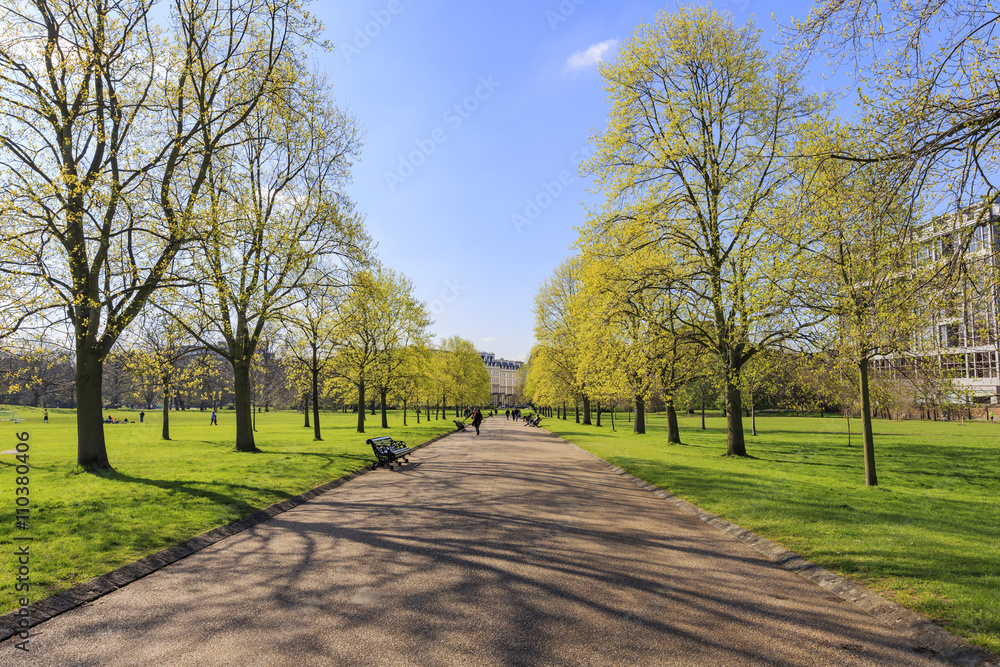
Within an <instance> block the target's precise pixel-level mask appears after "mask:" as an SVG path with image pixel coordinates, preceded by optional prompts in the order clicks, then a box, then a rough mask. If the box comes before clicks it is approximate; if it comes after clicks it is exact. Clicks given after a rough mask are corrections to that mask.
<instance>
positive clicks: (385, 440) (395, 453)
mask: <svg viewBox="0 0 1000 667" xmlns="http://www.w3.org/2000/svg"><path fill="white" fill-rule="evenodd" d="M366 442H367V443H368V444H369V445H371V446H372V451H373V452H375V458H376V459H377V460H376V461H375V465H373V466H372V470H374V469H375V468H377V467H379V466H386V467H387V468H389V470H392V464H393V463H397V464H399V466H400V467H402V466H403V464H404V463H407V462H408V461H407V460H406V455H407V454H409V453H410V451H411V450H410V448H409V447H407V446H406V443H405V442H403V441H402V440H393V439H392V438H391V437H390V436H388V435H383V436H381V437H378V438H369V439H368V440H367V441H366Z"/></svg>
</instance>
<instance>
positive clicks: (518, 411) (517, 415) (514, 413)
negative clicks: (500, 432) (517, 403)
mask: <svg viewBox="0 0 1000 667" xmlns="http://www.w3.org/2000/svg"><path fill="white" fill-rule="evenodd" d="M504 414H505V415H507V419H510V418H512V417H513V419H514V421H517V420H518V419H520V418H521V408H514V409H513V410H507V412H505V413H504Z"/></svg>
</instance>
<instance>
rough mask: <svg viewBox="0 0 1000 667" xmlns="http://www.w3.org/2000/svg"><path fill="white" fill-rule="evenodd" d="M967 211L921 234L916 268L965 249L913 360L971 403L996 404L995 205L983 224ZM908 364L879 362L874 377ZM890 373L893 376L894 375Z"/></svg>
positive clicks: (998, 240) (999, 294) (998, 279)
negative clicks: (952, 285) (937, 372)
mask: <svg viewBox="0 0 1000 667" xmlns="http://www.w3.org/2000/svg"><path fill="white" fill-rule="evenodd" d="M975 213H976V211H975V210H973V209H967V210H964V211H962V212H960V213H952V214H950V215H945V216H942V217H940V218H937V219H935V220H933V221H932V222H931V223H930V224H928V225H927V226H925V227H924V228H923V229H922V230H921V231H922V234H921V235H920V239H919V240H918V242H917V243H918V244H919V248H918V252H917V262H944V261H948V260H949V259H951V257H952V256H953V255H954V254H955V253H956V252H957V251H958V250H959V249H960V246H961V244H963V243H966V242H967V243H968V245H967V246H966V248H965V255H964V264H965V271H964V272H963V276H962V280H961V281H960V284H959V285H958V286H957V288H956V289H955V292H954V293H953V295H951V297H950V298H948V299H946V305H945V306H944V308H943V309H942V310H941V311H940V312H939V313H937V317H936V318H935V319H934V321H933V322H931V323H929V324H930V326H928V327H927V329H926V330H925V331H924V333H923V335H922V336H920V338H921V340H919V341H916V345H915V348H916V349H915V350H914V351H913V352H911V354H914V353H915V356H916V357H917V358H922V359H925V360H928V361H931V360H933V362H934V363H935V364H936V365H937V366H938V367H939V368H940V369H941V371H942V372H943V373H945V374H947V376H949V377H951V378H952V379H953V381H954V382H955V388H956V389H958V390H960V391H964V392H968V393H969V394H971V396H972V397H973V400H974V401H976V402H990V403H996V402H997V401H998V399H1000V205H996V204H994V205H993V206H992V207H991V209H990V212H989V214H988V215H986V216H985V219H983V220H977V216H976V215H975ZM912 363H913V358H912V357H911V359H910V360H904V359H901V358H892V357H888V358H886V357H883V358H878V359H876V360H875V362H874V364H873V366H874V367H875V369H876V370H877V371H881V372H889V373H891V374H893V375H896V374H897V373H898V372H899V371H905V370H906V369H905V368H904V367H905V366H906V365H908V364H912ZM894 371H895V372H894Z"/></svg>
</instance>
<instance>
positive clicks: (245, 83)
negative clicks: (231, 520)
mask: <svg viewBox="0 0 1000 667" xmlns="http://www.w3.org/2000/svg"><path fill="white" fill-rule="evenodd" d="M152 8H153V3H152V2H145V1H140V2H128V3H106V2H98V1H96V0H69V1H68V2H64V3H54V2H50V1H49V0H39V1H38V2H32V3H29V4H28V5H24V4H22V3H15V2H3V3H2V4H0V24H2V25H3V26H4V31H5V39H4V43H3V45H2V46H0V117H2V118H3V122H2V125H0V193H2V194H0V212H2V215H3V219H4V221H5V225H4V230H3V232H0V235H2V238H0V245H11V246H12V247H13V248H14V249H15V254H16V256H17V257H18V261H17V263H15V264H8V265H6V266H5V267H4V270H5V271H7V272H10V273H11V274H13V275H16V276H21V277H24V278H27V279H29V280H37V281H38V282H40V283H41V284H43V285H44V286H45V290H46V294H45V305H46V306H47V307H48V309H49V310H48V312H49V317H50V319H51V320H56V321H62V320H63V318H64V317H65V318H68V319H69V322H70V325H71V327H72V329H73V336H74V343H75V354H76V391H77V441H78V448H77V449H78V453H77V462H78V464H79V465H81V466H83V467H86V468H110V467H111V466H110V463H109V460H108V456H107V450H106V447H105V441H104V430H103V425H102V415H101V408H102V406H101V394H102V392H101V383H102V376H103V372H102V371H103V363H104V359H105V358H106V357H107V355H108V353H109V352H110V351H111V349H112V348H113V347H114V345H115V343H116V342H117V340H118V338H119V336H121V334H122V332H123V331H124V330H125V329H126V327H128V325H129V324H130V323H131V322H132V321H133V319H134V318H135V317H136V316H137V315H138V314H139V312H140V311H141V310H142V308H143V306H144V304H145V303H146V301H147V300H148V299H149V297H150V296H151V295H152V293H153V292H154V291H155V290H156V289H157V288H158V287H159V286H160V284H161V281H162V280H163V277H164V275H165V274H166V273H167V269H168V268H169V267H170V266H171V265H172V263H173V262H174V260H175V259H176V257H177V255H178V253H179V252H180V251H181V249H182V248H183V247H184V246H185V245H186V244H187V243H188V242H189V241H190V240H191V238H192V236H193V232H194V229H193V228H192V222H193V218H194V214H195V210H196V207H197V205H198V202H199V201H200V197H201V194H202V189H203V187H204V186H205V184H206V180H207V177H208V173H209V167H210V166H211V164H212V163H213V160H214V159H215V157H216V154H217V153H218V151H219V150H220V149H221V148H222V147H223V146H225V145H226V143H227V142H228V141H230V138H229V136H230V135H231V134H232V133H233V131H234V130H235V129H236V128H238V127H240V126H241V125H242V123H243V121H244V120H245V118H246V117H247V116H248V115H249V114H250V113H252V112H253V110H254V109H255V108H256V105H257V103H258V100H259V98H260V96H261V95H260V93H261V92H262V91H263V90H265V89H267V88H268V87H270V86H271V83H272V79H273V77H274V74H275V72H276V71H277V70H278V69H279V63H281V62H282V61H283V60H284V59H285V58H286V56H287V53H288V51H289V50H290V49H294V48H296V45H298V44H300V43H302V42H311V41H313V40H314V39H315V37H316V35H317V34H318V29H319V26H318V25H317V24H315V23H314V22H312V20H311V19H309V18H308V16H307V15H306V14H305V12H304V11H303V10H302V7H301V6H300V5H299V4H298V2H297V0H287V1H279V2H278V3H274V2H262V1H260V0H249V1H243V0H240V1H238V2H237V1H236V0H199V1H198V2H195V1H194V0H174V1H173V2H172V3H171V5H170V20H171V24H172V25H173V26H175V30H174V32H173V33H172V35H171V36H170V39H162V38H161V37H160V32H159V31H157V30H155V29H153V28H152V26H153V25H154V23H155V21H154V19H153V16H152V15H151V11H152Z"/></svg>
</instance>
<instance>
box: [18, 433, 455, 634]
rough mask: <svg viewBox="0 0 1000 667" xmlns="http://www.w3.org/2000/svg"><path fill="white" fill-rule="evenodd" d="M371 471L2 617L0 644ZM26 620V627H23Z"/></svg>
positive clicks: (266, 509) (346, 477)
mask: <svg viewBox="0 0 1000 667" xmlns="http://www.w3.org/2000/svg"><path fill="white" fill-rule="evenodd" d="M455 432H456V431H451V432H449V433H442V434H441V435H438V436H435V437H433V438H431V439H430V440H427V441H426V442H422V443H420V444H419V445H414V446H412V447H410V449H411V450H416V449H420V448H422V447H426V446H427V445H429V444H431V443H433V442H437V441H438V440H440V439H442V438H446V437H448V436H449V435H451V434H452V433H455ZM372 470H373V468H372V467H371V465H369V466H366V467H364V468H360V469H358V470H355V471H354V472H351V473H348V474H346V475H344V476H343V477H338V478H337V479H333V480H330V481H329V482H325V483H323V484H320V485H319V486H317V487H315V488H312V489H309V490H308V491H304V492H302V493H300V494H299V495H297V496H293V497H291V498H287V499H285V500H282V501H281V502H280V503H275V504H273V505H270V506H268V507H264V508H262V509H259V510H257V511H255V512H252V513H250V514H248V515H246V516H245V517H243V518H242V519H237V520H236V521H233V522H232V523H228V524H226V525H224V526H219V527H218V528H213V529H212V530H209V531H207V532H204V533H201V534H200V535H196V536H194V537H192V538H191V539H189V540H185V541H183V542H181V543H180V544H175V545H174V546H172V547H167V548H166V549H163V550H161V551H157V552H156V553H153V554H150V555H148V556H146V557H144V558H140V559H139V560H137V561H135V562H133V563H129V564H128V565H123V566H121V567H119V568H118V569H116V570H112V571H111V572H108V573H107V574H102V575H100V576H98V577H94V578H93V579H90V580H88V581H84V582H82V583H79V584H77V585H76V586H73V587H71V588H67V589H66V590H64V591H59V592H58V593H56V594H54V595H51V596H49V597H47V598H45V599H43V600H39V601H38V602H35V603H33V604H31V605H28V606H27V607H19V608H18V609H15V610H14V611H11V612H8V613H6V614H3V615H2V616H0V642H3V641H6V640H8V639H10V638H11V637H13V636H15V635H17V634H18V633H20V632H23V631H25V630H29V629H31V628H33V627H35V626H36V625H38V624H39V623H44V622H45V621H47V620H49V619H50V618H53V617H55V616H58V615H60V614H63V613H65V612H67V611H70V610H71V609H76V608H77V607H82V606H83V605H86V604H90V603H91V602H93V601H94V600H96V599H98V598H100V597H103V596H105V595H107V594H108V593H111V592H112V591H114V590H117V589H119V588H122V587H124V586H128V585H129V584H131V583H132V582H134V581H138V580H139V579H142V578H143V577H145V576H147V575H150V574H152V573H153V572H156V571H157V570H160V569H163V568H164V567H166V566H167V565H170V564H171V563H175V562H177V561H179V560H181V559H182V558H187V557H188V556H190V555H191V554H193V553H196V552H198V551H201V550H202V549H204V548H205V547H209V546H212V545H213V544H215V543H216V542H219V541H221V540H224V539H226V538H227V537H232V536H233V535H236V534H237V533H242V532H243V531H244V530H247V529H248V528H253V527H254V526H256V525H257V524H259V523H261V522H263V521H267V520H268V519H270V518H272V517H275V516H277V515H278V514H281V513H282V512H287V511H288V510H290V509H292V508H293V507H298V506H299V505H301V504H303V503H304V502H306V501H308V500H311V499H313V498H315V497H316V496H318V495H320V494H322V493H326V492H327V491H330V490H332V489H335V488H337V487H338V486H341V485H343V484H345V483H347V482H349V481H350V480H352V479H354V478H356V477H359V476H361V475H363V474H365V473H367V472H371V471H372ZM24 611H27V614H25V613H24ZM25 620H26V621H27V623H25Z"/></svg>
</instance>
